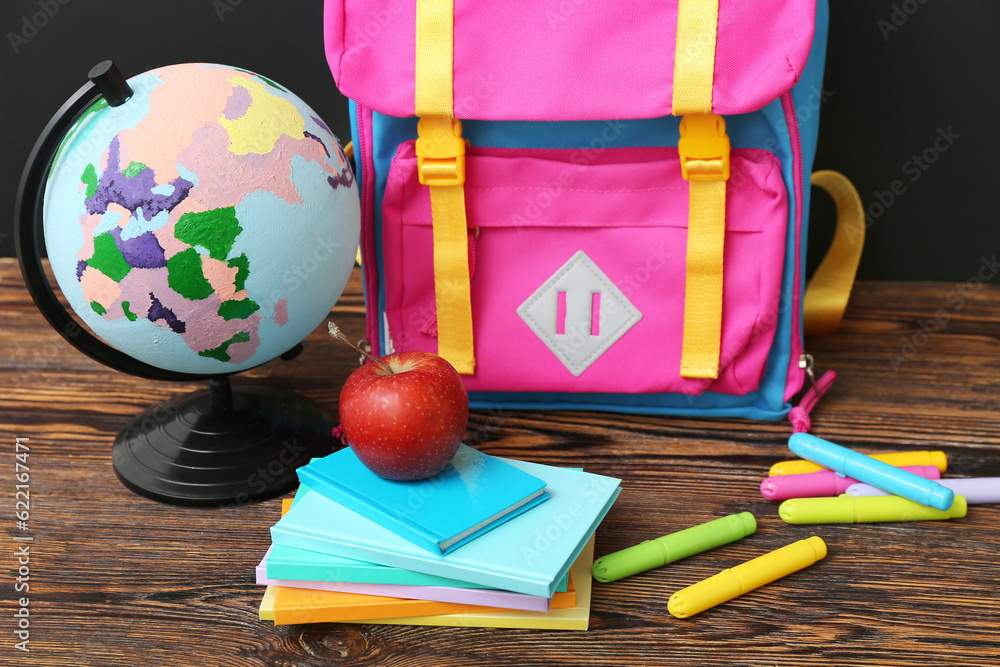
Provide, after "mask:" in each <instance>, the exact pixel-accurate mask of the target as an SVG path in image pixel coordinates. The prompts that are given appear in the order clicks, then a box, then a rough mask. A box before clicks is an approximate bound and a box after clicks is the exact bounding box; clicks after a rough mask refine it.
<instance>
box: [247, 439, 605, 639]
mask: <svg viewBox="0 0 1000 667" xmlns="http://www.w3.org/2000/svg"><path fill="white" fill-rule="evenodd" d="M299 479H300V481H301V482H302V485H301V486H300V487H299V491H298V493H297V494H296V495H295V498H294V499H292V500H291V501H286V502H285V504H284V506H283V514H282V517H281V518H280V520H279V521H278V522H277V523H276V524H274V525H273V526H272V527H271V540H272V542H273V544H272V545H271V548H270V549H268V551H267V553H266V554H265V556H264V558H263V560H262V561H261V563H260V565H258V566H257V583H258V584H262V585H266V586H267V589H266V593H265V595H264V598H263V600H262V602H261V605H260V617H261V619H262V620H271V621H274V623H275V624H277V625H287V624H295V623H325V622H352V623H391V624H399V625H449V626H472V627H506V628H544V629H562V630H586V629H587V625H588V622H589V618H590V588H591V576H590V569H591V566H592V563H593V559H594V542H593V535H594V531H595V530H596V529H597V526H598V525H599V524H600V522H601V521H602V520H603V519H604V516H605V515H606V514H607V512H608V510H609V509H610V508H611V505H612V504H613V503H614V501H615V499H616V498H617V497H618V494H619V492H620V490H621V489H620V486H619V485H620V483H621V480H618V479H615V478H612V477H605V476H603V475H595V474H591V473H586V472H583V471H580V470H573V469H568V468H557V467H552V466H545V465H541V464H537V463H528V462H525V461H516V460H512V459H501V458H497V457H493V456H489V455H487V454H483V453H482V452H479V451H477V450H475V449H472V448H470V447H467V446H466V445H462V446H461V447H460V448H459V451H458V452H457V453H456V455H455V458H454V459H453V461H452V463H451V464H449V466H448V467H447V468H446V469H445V470H444V471H443V472H442V473H440V474H438V475H436V476H434V477H432V478H430V479H428V480H423V481H419V482H394V481H389V480H385V479H382V478H380V477H378V476H377V475H375V474H374V473H372V472H371V471H369V470H368V469H367V468H365V467H364V466H363V465H362V464H361V462H360V461H359V460H358V459H357V457H356V456H355V455H354V453H353V451H352V450H351V449H350V448H349V447H348V448H344V449H342V450H340V451H338V452H336V453H334V454H331V455H330V456H327V457H325V458H322V459H317V460H314V461H312V462H311V463H310V464H309V465H307V466H304V467H302V468H300V469H299Z"/></svg>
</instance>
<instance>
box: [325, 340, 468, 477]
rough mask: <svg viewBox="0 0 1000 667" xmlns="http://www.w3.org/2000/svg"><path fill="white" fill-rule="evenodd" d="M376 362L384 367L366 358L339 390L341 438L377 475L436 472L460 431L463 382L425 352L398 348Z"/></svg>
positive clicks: (444, 463) (464, 413)
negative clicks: (342, 434)
mask: <svg viewBox="0 0 1000 667" xmlns="http://www.w3.org/2000/svg"><path fill="white" fill-rule="evenodd" d="M380 361H381V362H382V363H383V364H385V366H383V365H381V364H379V363H374V362H368V363H366V364H364V365H363V366H361V367H360V368H358V369H357V370H356V371H354V372H353V373H351V375H350V377H348V378H347V381H346V382H345V383H344V387H343V389H341V391H340V425H341V428H342V429H343V431H344V437H345V438H346V440H347V442H348V444H349V445H350V446H351V449H353V450H354V453H355V454H356V455H357V457H358V459H359V460H360V461H361V462H362V463H363V464H364V465H365V466H366V467H367V468H368V469H369V470H371V471H372V472H374V473H375V474H376V475H378V476H380V477H384V478H385V479H394V480H417V479H426V478H427V477H431V476H433V475H436V474H437V473H439V472H441V471H442V470H443V469H444V467H445V466H447V465H448V463H449V462H450V461H451V459H452V457H453V456H454V455H455V451H456V450H457V449H458V446H459V445H460V444H461V442H462V437H463V436H464V435H465V427H466V424H467V423H468V421H469V395H468V393H467V392H466V391H465V385H463V384H462V379H461V377H459V375H458V372H457V371H456V370H455V368H454V367H453V366H452V365H451V364H449V363H448V362H447V361H445V360H444V359H443V358H442V357H439V356H438V355H436V354H431V353H430V352H420V351H411V352H401V353H399V354H390V355H388V356H386V357H382V359H380ZM386 366H387V367H388V368H386Z"/></svg>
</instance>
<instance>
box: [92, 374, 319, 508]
mask: <svg viewBox="0 0 1000 667" xmlns="http://www.w3.org/2000/svg"><path fill="white" fill-rule="evenodd" d="M332 427H333V420H332V419H331V418H330V415H329V414H328V413H327V412H326V411H324V410H323V409H321V408H320V407H319V406H318V405H317V404H316V403H315V402H313V401H311V400H310V399H308V398H305V397H304V396H301V395H299V394H296V393H294V392H291V391H287V390H283V389H274V388H263V387H253V388H247V389H243V390H241V391H237V392H233V391H232V389H231V388H230V385H229V380H228V378H222V379H213V380H212V381H211V387H210V389H208V390H203V391H197V392H194V393H191V394H186V395H183V396H179V397H177V398H174V399H171V400H169V401H167V402H165V403H161V404H158V405H155V406H153V407H151V408H149V409H148V410H145V411H144V412H142V413H141V414H139V415H138V416H136V417H135V418H134V419H132V421H131V422H130V423H129V425H128V426H127V427H126V428H125V429H124V430H123V431H122V432H121V433H120V434H119V435H118V437H117V439H115V443H114V445H113V446H112V448H111V459H112V462H113V463H114V468H115V472H116V473H117V475H118V478H119V479H120V480H121V481H122V483H123V484H124V485H125V486H126V487H128V488H129V489H131V490H132V491H134V492H136V493H138V494H139V495H141V496H145V497H146V498H151V499H152V500H156V501H159V502H163V503H169V504H172V505H193V506H201V507H206V506H232V505H245V504H248V503H254V502H258V501H261V500H267V499H268V498H274V497H275V496H279V495H281V494H283V493H285V492H287V491H290V490H291V489H292V488H294V487H295V485H296V484H297V483H298V479H297V477H296V475H295V470H296V468H298V467H299V466H300V465H303V464H305V463H308V462H309V460H310V459H311V458H313V457H317V456H325V455H327V454H329V453H330V452H331V451H332V450H333V437H332V435H331V429H332Z"/></svg>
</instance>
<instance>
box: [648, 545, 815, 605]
mask: <svg viewBox="0 0 1000 667" xmlns="http://www.w3.org/2000/svg"><path fill="white" fill-rule="evenodd" d="M825 556H826V542H824V541H823V540H822V539H821V538H819V537H816V536H813V537H810V538H808V539H805V540H799V541H798V542H793V543H792V544H789V545H788V546H786V547H781V548H780V549H776V550H774V551H772V552H771V553H769V554H764V555H763V556H760V557H758V558H754V559H753V560H749V561H747V562H745V563H742V564H741V565H737V566H736V567H734V568H730V569H728V570H723V571H722V572H720V573H719V574H717V575H715V576H714V577H709V578H708V579H705V580H703V581H699V582H698V583H697V584H693V585H691V586H688V587H687V588H685V589H683V590H679V591H677V592H676V593H674V594H673V595H671V596H670V602H668V603H667V611H669V612H670V613H671V614H673V615H674V616H676V617H677V618H687V617H688V616H694V615H695V614H697V613H700V612H703V611H705V610H706V609H711V608H712V607H714V606H716V605H719V604H722V603H723V602H726V601H728V600H732V599H733V598H735V597H739V596H740V595H743V594H744V593H749V592H750V591H752V590H754V589H755V588H760V587H761V586H763V585H764V584H769V583H771V582H772V581H775V580H776V579H781V578H782V577H784V576H785V575H788V574H791V573H792V572H798V571H799V570H801V569H802V568H804V567H809V566H810V565H812V564H813V563H815V562H816V561H818V560H822V559H823V558H824V557H825Z"/></svg>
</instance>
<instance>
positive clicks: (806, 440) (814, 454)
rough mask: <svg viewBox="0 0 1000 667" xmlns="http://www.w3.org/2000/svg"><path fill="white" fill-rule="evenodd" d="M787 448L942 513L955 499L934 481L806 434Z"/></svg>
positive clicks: (799, 436) (948, 491)
mask: <svg viewBox="0 0 1000 667" xmlns="http://www.w3.org/2000/svg"><path fill="white" fill-rule="evenodd" d="M788 448H789V449H791V450H792V451H793V452H794V453H795V454H796V455H798V456H800V457H802V458H804V459H806V460H807V461H812V462H813V463H816V464H818V465H821V466H823V467H824V468H829V469H830V470H833V471H835V472H837V473H840V474H841V475H846V476H847V477H853V478H854V479H858V480H861V481H862V482H865V483H867V484H871V485H872V486H877V487H878V488H880V489H882V490H883V491H888V492H889V493H892V494H895V495H897V496H902V497H903V498H907V499H909V500H912V501H913V502H916V503H920V504H921V505H929V506H930V507H933V508H935V509H939V510H941V511H943V512H944V511H947V510H948V509H949V508H950V507H951V505H952V503H953V502H954V501H955V492H954V491H952V490H951V489H949V488H947V487H944V486H942V485H940V484H938V483H937V482H934V481H931V480H929V479H924V478H922V477H918V476H916V475H914V474H913V473H910V472H906V471H905V470H900V469H899V468H896V467H894V466H891V465H889V464H888V463H882V462H881V461H877V460H875V459H873V458H872V457H870V456H865V455H864V454H862V453H860V452H856V451H854V450H853V449H848V448H847V447H841V446H840V445H835V444H833V443H832V442H829V441H827V440H823V439H822V438H817V437H816V436H814V435H809V434H808V433H796V434H795V435H793V436H792V437H791V438H789V439H788Z"/></svg>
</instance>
